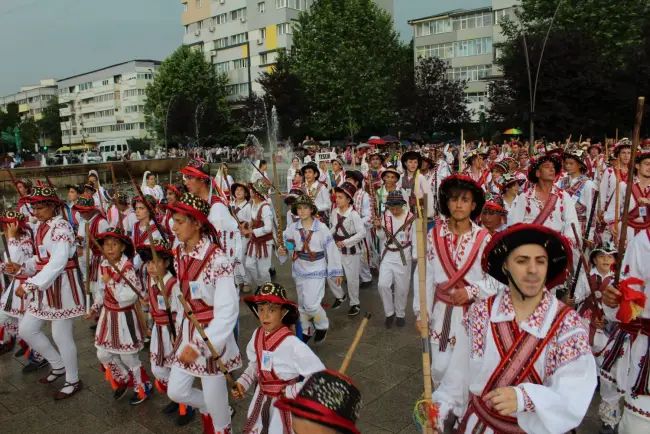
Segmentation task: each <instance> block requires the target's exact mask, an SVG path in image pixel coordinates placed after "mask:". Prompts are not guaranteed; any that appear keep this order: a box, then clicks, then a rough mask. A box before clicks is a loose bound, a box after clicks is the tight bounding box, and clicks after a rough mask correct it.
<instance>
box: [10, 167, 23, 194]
mask: <svg viewBox="0 0 650 434" xmlns="http://www.w3.org/2000/svg"><path fill="white" fill-rule="evenodd" d="M7 173H9V178H11V183H12V184H13V185H14V188H15V189H16V191H17V192H18V194H20V190H18V185H16V177H15V176H14V172H12V171H11V169H7ZM20 197H23V195H22V194H20Z"/></svg>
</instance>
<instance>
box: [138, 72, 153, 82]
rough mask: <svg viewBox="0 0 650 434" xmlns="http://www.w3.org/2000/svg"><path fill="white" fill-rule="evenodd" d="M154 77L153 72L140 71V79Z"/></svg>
mask: <svg viewBox="0 0 650 434" xmlns="http://www.w3.org/2000/svg"><path fill="white" fill-rule="evenodd" d="M152 78H153V74H151V73H149V72H138V80H151V79H152Z"/></svg>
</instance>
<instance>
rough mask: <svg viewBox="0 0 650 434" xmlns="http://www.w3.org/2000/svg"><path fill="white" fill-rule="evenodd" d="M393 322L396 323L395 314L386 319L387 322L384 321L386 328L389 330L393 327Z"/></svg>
mask: <svg viewBox="0 0 650 434" xmlns="http://www.w3.org/2000/svg"><path fill="white" fill-rule="evenodd" d="M393 321H395V314H392V315H391V316H387V317H386V321H384V325H385V326H386V328H387V329H389V328H391V327H393Z"/></svg>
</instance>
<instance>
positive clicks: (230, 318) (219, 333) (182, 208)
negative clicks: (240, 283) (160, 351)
mask: <svg viewBox="0 0 650 434" xmlns="http://www.w3.org/2000/svg"><path fill="white" fill-rule="evenodd" d="M163 207H164V208H169V209H171V210H172V211H173V212H174V215H173V217H174V233H175V234H176V237H177V238H178V241H179V245H178V247H176V249H175V250H174V268H175V270H176V275H177V276H179V282H180V292H181V293H182V294H183V297H184V298H185V300H186V301H187V303H188V304H189V306H190V308H191V309H192V314H193V315H194V317H195V318H196V319H197V320H198V322H199V323H200V324H201V325H202V327H203V329H204V331H205V334H206V336H207V337H208V339H209V340H210V342H211V343H212V345H213V346H214V348H215V349H216V350H217V352H218V353H219V355H220V358H221V361H222V362H223V364H224V366H225V368H226V369H227V370H229V371H233V370H235V369H239V368H240V367H241V366H242V361H241V355H240V353H239V348H237V343H236V342H235V335H234V333H233V330H234V328H235V324H236V322H237V316H238V315H239V297H238V294H237V287H236V286H235V278H234V273H233V267H232V264H231V262H230V260H229V259H228V257H227V256H226V254H225V253H224V251H223V250H222V249H221V248H220V245H219V244H218V241H217V237H216V230H215V229H214V227H213V226H212V225H211V223H210V221H209V220H208V215H209V213H210V205H209V204H208V202H206V201H205V200H203V199H201V198H200V197H198V196H195V195H193V194H192V193H186V194H184V195H183V197H182V198H181V200H180V201H179V203H177V204H175V205H171V206H170V205H164V206H163ZM212 240H215V241H216V243H215V242H213V241H212ZM173 303H174V304H175V307H173V310H175V311H176V312H177V313H178V314H177V316H176V330H177V339H176V343H175V345H174V350H173V351H174V353H173V355H172V356H171V363H172V369H171V373H170V375H169V383H168V386H167V394H168V395H169V397H170V398H171V399H172V401H176V402H178V403H179V404H185V405H189V406H191V407H194V408H198V409H199V410H200V412H201V418H202V421H203V428H204V432H205V433H209V434H214V433H217V432H222V433H228V434H230V433H231V432H232V427H231V421H230V409H229V406H228V386H227V383H226V377H225V376H224V375H223V374H222V373H221V371H220V370H219V368H218V367H217V362H216V361H215V360H214V359H213V358H212V355H211V354H210V351H209V350H208V348H207V346H206V344H205V342H204V341H203V339H202V338H201V336H200V334H199V332H198V331H197V330H195V328H194V326H193V324H192V322H191V321H190V320H189V319H187V318H186V315H184V314H183V313H184V309H183V307H182V306H180V305H179V303H178V301H177V300H174V301H173ZM197 377H198V378H200V379H201V384H202V388H203V390H202V391H201V390H199V389H196V388H193V387H192V384H193V383H194V380H195V379H196V378H197Z"/></svg>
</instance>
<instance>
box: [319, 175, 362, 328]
mask: <svg viewBox="0 0 650 434" xmlns="http://www.w3.org/2000/svg"><path fill="white" fill-rule="evenodd" d="M356 190H357V189H356V188H355V187H354V185H352V184H351V183H349V182H344V183H343V184H342V185H341V186H339V187H334V191H335V192H336V208H334V211H332V218H331V219H330V231H331V232H332V236H333V237H334V241H336V246H337V247H338V248H339V249H341V255H342V256H341V263H342V265H343V273H344V275H345V280H346V281H347V287H348V294H349V295H350V309H349V310H348V315H349V316H356V315H358V314H359V312H361V308H360V307H359V305H360V304H361V302H360V301H359V270H360V267H361V255H362V253H363V249H362V244H361V243H362V242H363V240H364V238H365V237H366V227H365V225H364V223H363V221H361V217H360V216H359V213H358V212H357V211H356V210H355V209H354V206H353V205H352V204H353V200H354V195H355V193H356ZM335 280H336V279H334V278H328V283H329V287H330V289H331V290H332V292H333V293H334V296H335V297H336V301H335V302H334V304H333V305H332V309H338V308H339V307H340V306H341V304H342V303H343V302H344V301H345V300H347V298H348V297H347V296H346V295H345V293H344V292H343V288H342V287H341V286H340V285H337V284H336V282H335Z"/></svg>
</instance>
